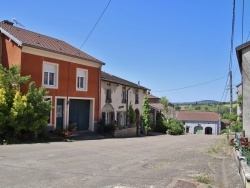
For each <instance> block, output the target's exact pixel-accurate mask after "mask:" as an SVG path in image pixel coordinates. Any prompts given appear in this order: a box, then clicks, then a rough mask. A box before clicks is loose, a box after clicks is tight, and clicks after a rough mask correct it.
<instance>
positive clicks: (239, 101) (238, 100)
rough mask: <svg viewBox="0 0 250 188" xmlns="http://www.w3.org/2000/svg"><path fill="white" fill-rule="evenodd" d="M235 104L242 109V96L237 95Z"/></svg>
mask: <svg viewBox="0 0 250 188" xmlns="http://www.w3.org/2000/svg"><path fill="white" fill-rule="evenodd" d="M237 102H238V105H239V107H240V109H242V106H243V98H242V94H239V95H238V99H237Z"/></svg>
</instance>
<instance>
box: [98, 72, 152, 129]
mask: <svg viewBox="0 0 250 188" xmlns="http://www.w3.org/2000/svg"><path fill="white" fill-rule="evenodd" d="M147 90H148V89H147V88H145V87H143V86H140V84H139V83H138V84H135V83H132V82H130V81H127V80H124V79H122V78H119V77H117V76H114V75H111V74H108V73H106V72H101V119H102V120H104V121H105V124H111V123H115V124H117V125H122V126H124V125H127V111H128V108H129V105H130V104H131V105H132V107H133V109H134V110H135V113H136V125H137V126H139V125H140V119H141V118H140V117H141V114H142V105H143V98H144V96H145V95H146V94H147Z"/></svg>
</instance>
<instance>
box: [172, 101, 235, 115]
mask: <svg viewBox="0 0 250 188" xmlns="http://www.w3.org/2000/svg"><path fill="white" fill-rule="evenodd" d="M200 102H201V101H200ZM175 106H176V108H177V109H179V110H183V111H199V112H215V113H219V112H220V113H221V114H225V113H229V112H230V104H229V103H223V104H221V105H220V104H219V103H198V102H197V103H192V104H190V103H186V104H183V103H181V104H176V105H175ZM236 110H237V104H236V103H234V104H233V112H234V113H236Z"/></svg>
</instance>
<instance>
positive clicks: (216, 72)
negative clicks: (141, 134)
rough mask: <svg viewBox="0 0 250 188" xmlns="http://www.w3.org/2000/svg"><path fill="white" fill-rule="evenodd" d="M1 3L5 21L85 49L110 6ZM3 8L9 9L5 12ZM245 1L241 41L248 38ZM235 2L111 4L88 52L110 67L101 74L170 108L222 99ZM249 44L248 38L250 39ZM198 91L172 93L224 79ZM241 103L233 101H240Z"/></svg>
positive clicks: (96, 1) (122, 0) (87, 1)
mask: <svg viewBox="0 0 250 188" xmlns="http://www.w3.org/2000/svg"><path fill="white" fill-rule="evenodd" d="M58 2H59V1H50V0H43V1H33V0H32V1H31V0H24V1H20V0H12V1H3V2H1V7H2V8H1V14H0V20H5V19H8V20H11V19H12V18H16V19H17V20H18V21H19V22H20V23H21V24H22V25H24V26H25V29H28V30H31V31H35V32H38V33H42V34H44V35H48V36H51V37H55V38H58V39H61V40H64V41H66V42H68V43H70V44H71V45H73V46H75V47H77V48H79V47H80V46H81V45H82V43H83V42H84V40H85V39H86V37H87V36H88V34H89V32H90V31H91V30H92V28H93V26H94V25H95V23H96V21H97V20H98V18H99V16H100V15H101V13H102V11H103V10H104V8H105V7H106V5H107V3H108V2H109V0H102V1H101V0H81V1H80V0H71V1H69V0H62V1H60V3H58ZM3 7H4V8H3ZM249 7H250V0H245V16H244V29H243V33H244V34H243V39H244V42H246V40H247V36H248V34H249V32H250V9H249ZM232 9H233V0H219V1H218V0H188V1H187V0H175V1H173V0H158V1H155V0H112V1H111V3H110V5H109V7H108V9H107V10H106V12H105V13H104V15H103V17H102V18H101V20H100V22H99V23H98V25H97V26H96V28H95V30H94V31H93V33H92V34H91V36H90V37H89V39H88V40H87V42H86V43H85V44H84V45H83V47H82V49H81V50H82V51H84V52H86V53H88V54H90V55H92V56H94V57H96V58H98V59H100V60H101V61H103V62H105V63H106V65H105V66H103V68H102V70H103V71H105V72H108V73H110V74H113V75H116V76H119V77H121V78H124V79H126V80H129V81H132V82H135V83H137V82H138V81H140V83H141V85H143V86H145V87H147V88H149V89H151V93H152V94H153V95H155V96H158V97H162V96H166V97H167V98H168V99H169V100H170V101H171V102H186V101H188V102H191V101H199V100H218V101H221V99H222V101H229V92H228V94H227V96H226V97H225V96H224V97H223V98H222V95H223V91H224V88H225V85H226V80H227V77H226V76H227V75H228V71H229V60H230V40H231V24H232ZM241 18H242V0H236V20H235V37H234V51H233V62H232V63H233V64H232V70H233V75H234V76H233V86H234V91H233V93H235V92H236V89H235V85H237V84H239V83H240V82H241V75H240V72H239V69H238V62H237V59H236V55H235V47H236V46H238V45H240V44H241V42H242V19H241ZM248 40H250V36H249V38H248ZM223 76H224V78H222V79H219V80H217V81H214V82H211V83H208V84H204V85H200V86H197V87H192V88H187V89H182V90H174V91H165V92H158V91H164V90H172V89H176V88H183V87H187V86H192V85H197V84H200V83H204V82H208V81H211V80H215V79H217V78H221V77H223ZM235 99H236V95H234V100H235Z"/></svg>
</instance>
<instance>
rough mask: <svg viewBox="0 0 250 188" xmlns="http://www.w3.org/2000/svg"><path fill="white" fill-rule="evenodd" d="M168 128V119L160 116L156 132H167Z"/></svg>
mask: <svg viewBox="0 0 250 188" xmlns="http://www.w3.org/2000/svg"><path fill="white" fill-rule="evenodd" d="M167 129H168V128H167V121H166V120H165V119H163V118H160V119H158V120H156V126H155V129H154V131H155V132H160V133H166V131H167Z"/></svg>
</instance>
